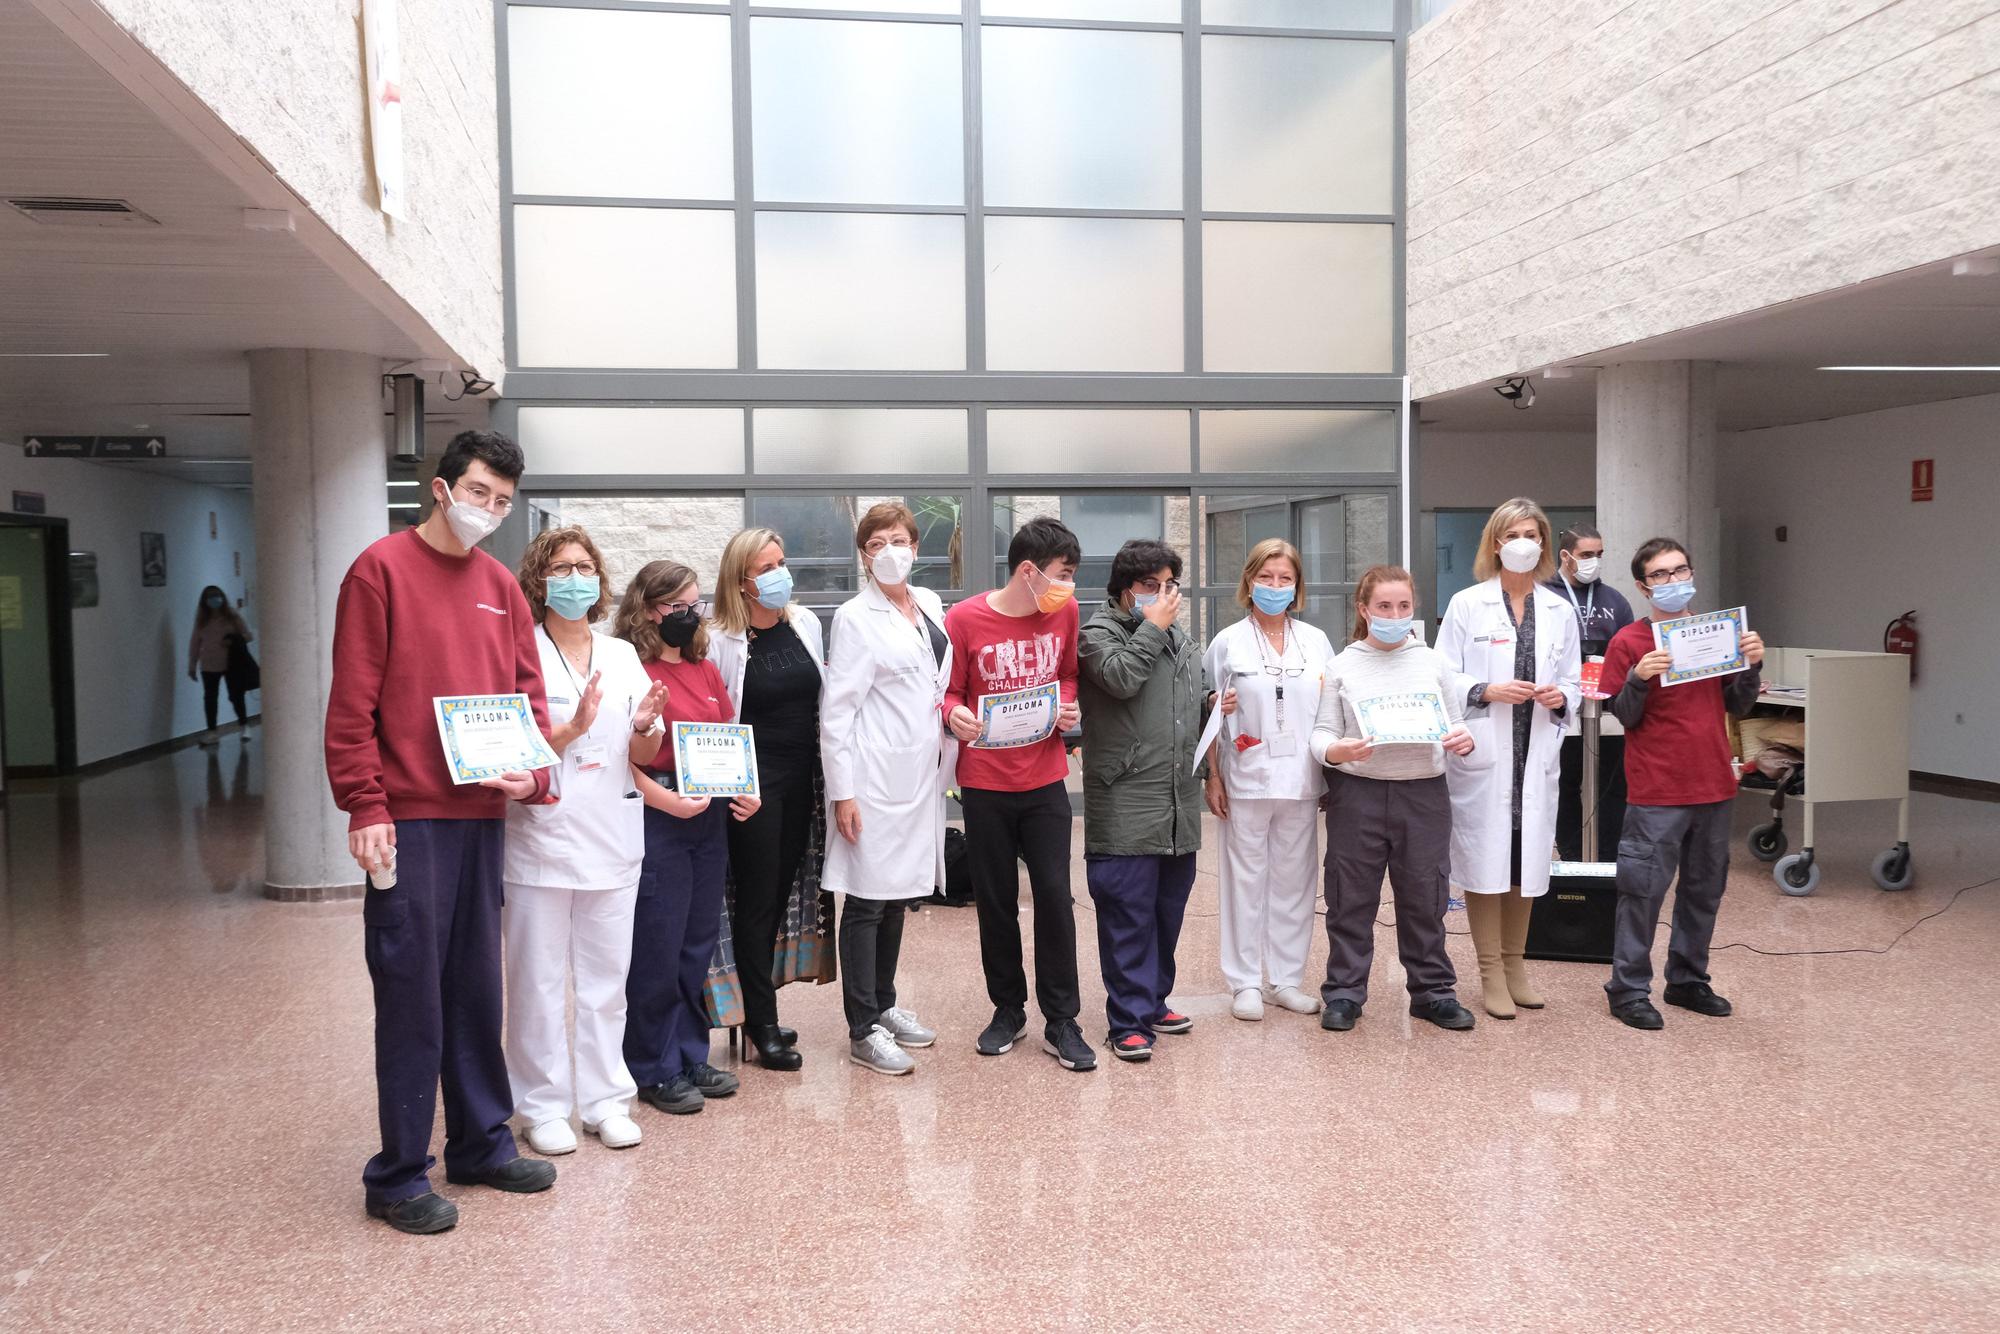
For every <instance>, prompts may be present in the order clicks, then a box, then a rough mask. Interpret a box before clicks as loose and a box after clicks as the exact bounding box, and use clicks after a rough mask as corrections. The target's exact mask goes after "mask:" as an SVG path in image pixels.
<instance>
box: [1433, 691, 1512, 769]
mask: <svg viewBox="0 0 2000 1334" xmlns="http://www.w3.org/2000/svg"><path fill="white" fill-rule="evenodd" d="M1505 707H1508V706H1504V705H1489V706H1488V707H1487V708H1485V709H1483V710H1478V709H1475V710H1472V713H1473V714H1477V713H1482V712H1483V713H1485V714H1486V717H1484V718H1480V717H1475V716H1468V717H1467V718H1466V720H1465V730H1466V731H1468V732H1470V733H1472V753H1471V754H1470V755H1454V754H1452V753H1451V752H1450V751H1446V752H1445V756H1444V763H1445V769H1446V771H1447V772H1450V773H1472V772H1474V771H1476V770H1479V769H1491V768H1492V767H1493V762H1494V760H1496V759H1497V758H1499V751H1498V748H1497V747H1496V745H1495V743H1494V740H1493V728H1494V725H1495V722H1494V718H1493V716H1492V715H1493V710H1494V709H1495V708H1505ZM1507 725H1508V726H1510V727H1511V726H1513V720H1512V718H1511V717H1510V718H1509V719H1508V724H1507Z"/></svg>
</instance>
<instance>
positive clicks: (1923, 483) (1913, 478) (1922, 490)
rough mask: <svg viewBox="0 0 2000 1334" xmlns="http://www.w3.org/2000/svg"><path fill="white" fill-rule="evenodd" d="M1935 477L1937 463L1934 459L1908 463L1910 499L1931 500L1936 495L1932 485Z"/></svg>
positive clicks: (1913, 460)
mask: <svg viewBox="0 0 2000 1334" xmlns="http://www.w3.org/2000/svg"><path fill="white" fill-rule="evenodd" d="M1936 476H1937V461H1936V460H1935V459H1912V460H1911V461H1910V499H1911V500H1929V499H1931V497H1932V496H1933V495H1934V494H1935V493H1936V487H1935V484H1934V482H1935V478H1936Z"/></svg>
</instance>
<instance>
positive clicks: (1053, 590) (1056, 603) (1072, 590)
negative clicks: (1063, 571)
mask: <svg viewBox="0 0 2000 1334" xmlns="http://www.w3.org/2000/svg"><path fill="white" fill-rule="evenodd" d="M1035 573H1036V574H1042V572H1041V571H1040V570H1037V571H1035ZM1042 578H1043V579H1044V580H1046V581H1047V583H1048V587H1047V588H1045V589H1043V590H1042V591H1041V592H1040V593H1038V594H1036V595H1035V605H1036V606H1037V607H1039V608H1041V610H1042V612H1043V614H1045V615H1046V614H1047V613H1049V612H1053V611H1060V610H1062V605H1063V603H1065V602H1068V601H1069V600H1070V599H1071V598H1073V597H1075V596H1076V581H1075V580H1071V579H1050V578H1049V576H1047V575H1046V574H1042Z"/></svg>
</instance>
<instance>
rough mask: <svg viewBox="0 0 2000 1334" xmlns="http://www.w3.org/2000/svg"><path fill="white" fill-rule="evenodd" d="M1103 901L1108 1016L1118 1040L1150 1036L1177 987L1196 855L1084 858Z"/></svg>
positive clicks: (1100, 937) (1100, 925)
mask: <svg viewBox="0 0 2000 1334" xmlns="http://www.w3.org/2000/svg"><path fill="white" fill-rule="evenodd" d="M1083 873H1084V878H1085V880H1086V881H1087V882H1088V883H1089V885H1090V898H1091V902H1092V903H1094V904H1095V905H1096V906H1097V958H1098V963H1099V964H1100V965H1101V967H1102V969H1103V972H1104V1017H1105V1020H1106V1021H1107V1023H1108V1024H1109V1026H1110V1030H1111V1040H1112V1041H1113V1042H1116V1041H1118V1039H1120V1038H1122V1037H1124V1036H1126V1035H1127V1034H1129V1033H1138V1034H1141V1035H1142V1036H1144V1037H1146V1038H1147V1039H1149V1040H1150V1039H1151V1038H1152V1036H1153V1022H1154V1020H1156V1019H1158V1018H1159V1017H1160V1016H1161V1015H1163V1014H1165V1013H1166V1012H1167V994H1168V993H1169V992H1171V991H1172V990H1173V989H1174V947H1175V946H1176V945H1178V944H1179V943H1180V939H1181V919H1182V918H1183V917H1185V916H1186V915H1187V901H1188V894H1189V893H1190V892H1191V891H1192V890H1193V889H1194V854H1193V853H1192V852H1189V853H1185V854H1183V855H1181V856H1179V857H1152V856H1139V857H1120V856H1111V855H1107V854H1103V853H1090V854H1087V855H1085V857H1084V859H1083Z"/></svg>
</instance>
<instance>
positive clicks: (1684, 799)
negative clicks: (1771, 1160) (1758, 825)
mask: <svg viewBox="0 0 2000 1334" xmlns="http://www.w3.org/2000/svg"><path fill="white" fill-rule="evenodd" d="M1632 578H1633V580H1634V581H1635V582H1636V583H1637V584H1638V586H1639V591H1640V592H1641V593H1643V594H1644V595H1645V596H1646V598H1647V599H1648V600H1649V601H1650V602H1651V603H1652V612H1653V614H1652V615H1651V616H1647V617H1645V618H1642V619H1640V620H1637V621H1634V622H1632V623H1631V624H1630V625H1628V626H1626V627H1625V628H1624V629H1622V630H1620V631H1619V632H1618V633H1617V634H1615V635H1613V636H1612V638H1611V644H1610V646H1609V647H1608V648H1607V649H1606V650H1605V652H1604V678H1603V688H1604V690H1605V692H1606V693H1607V694H1609V695H1610V696H1611V712H1612V713H1614V714H1616V715H1617V717H1618V721H1619V722H1620V723H1622V724H1624V727H1625V787H1626V793H1625V826H1624V831H1623V832H1622V833H1621V834H1620V835H1619V838H1618V919H1617V928H1616V932H1615V935H1614V937H1613V944H1612V960H1611V980H1610V981H1608V982H1606V983H1605V984H1604V991H1605V994H1606V995H1607V996H1609V997H1610V1000H1611V1013H1612V1014H1613V1015H1615V1016H1616V1017H1617V1018H1618V1019H1619V1020H1620V1021H1621V1022H1623V1023H1626V1024H1629V1025H1631V1026H1632V1027H1633V1028H1644V1029H1654V1028H1661V1027H1664V1026H1665V1022H1666V1021H1665V1020H1663V1019H1662V1018H1661V1017H1660V1012H1659V1011H1658V1010H1656V1009H1654V1008H1653V1002H1652V999H1651V995H1652V989H1653V934H1654V932H1655V931H1656V930H1657V929H1658V927H1659V924H1660V908H1661V906H1662V904H1664V903H1665V901H1666V897H1667V886H1668V885H1670V884H1672V883H1673V881H1674V872H1675V870H1676V868H1678V869H1679V871H1680V887H1679V888H1678V889H1677V890H1676V891H1675V893H1674V929H1673V936H1672V938H1671V941H1670V943H1669V944H1668V946H1667V986H1666V990H1665V991H1664V992H1662V993H1661V999H1662V1000H1664V1001H1666V1003H1667V1004H1669V1005H1678V1006H1680V1007H1681V1008H1682V1009H1684V1010H1693V1011H1694V1012H1695V1013H1696V1014H1706V1015H1712V1016H1715V1017H1718V1018H1719V1017H1721V1016H1723V1015H1726V1014H1728V1013H1729V1002H1728V1001H1726V1000H1724V999H1723V998H1722V997H1720V996H1718V995H1716V994H1715V990H1714V988H1712V987H1710V986H1709V984H1708V944H1709V941H1710V940H1711V939H1712V938H1713V937H1714V935H1715V914H1716V910H1717V909H1718V908H1720V907H1721V906H1722V891H1723V888H1724V887H1725V885H1726V884H1727V883H1728V880H1729V815H1730V807H1731V806H1732V805H1733V804H1734V801H1735V797H1736V773H1735V770H1734V769H1733V768H1732V766H1731V763H1730V753H1729V731H1728V726H1729V723H1728V718H1727V716H1726V715H1727V714H1730V713H1735V714H1743V713H1747V712H1749V710H1750V706H1751V705H1752V704H1754V703H1756V702H1757V690H1758V687H1759V685H1760V682H1761V678H1762V675H1763V672H1762V667H1761V664H1762V663H1763V661H1764V641H1763V639H1762V638H1760V637H1759V636H1758V635H1757V634H1756V632H1754V631H1748V630H1746V631H1744V633H1743V639H1742V649H1743V658H1744V661H1746V662H1748V663H1749V664H1750V667H1749V670H1748V671H1742V672H1737V673H1736V674H1734V675H1733V676H1719V677H1714V676H1712V677H1707V678H1704V679H1701V680H1695V681H1683V682H1681V683H1680V684H1679V685H1671V686H1665V685H1661V684H1660V680H1659V677H1660V674H1661V673H1662V672H1664V671H1666V670H1667V668H1669V667H1671V666H1672V665H1673V660H1672V658H1671V657H1670V656H1669V655H1668V653H1667V651H1666V650H1665V649H1660V648H1654V647H1653V622H1654V620H1656V619H1660V620H1665V619H1668V618H1671V617H1675V616H1680V615H1682V614H1684V613H1685V612H1686V611H1687V608H1688V604H1689V603H1691V602H1692V601H1693V600H1694V563H1693V562H1692V561H1690V560H1689V559H1688V554H1687V549H1686V548H1685V547H1683V546H1682V545H1681V544H1680V543H1679V542H1676V541H1674V540H1673V539H1672V538H1670V537H1656V538H1654V539H1652V540H1651V541H1649V542H1647V543H1646V544H1645V545H1644V546H1642V547H1640V548H1639V551H1638V554H1636V555H1634V556H1633V557H1632Z"/></svg>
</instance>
